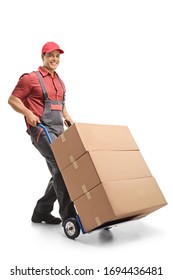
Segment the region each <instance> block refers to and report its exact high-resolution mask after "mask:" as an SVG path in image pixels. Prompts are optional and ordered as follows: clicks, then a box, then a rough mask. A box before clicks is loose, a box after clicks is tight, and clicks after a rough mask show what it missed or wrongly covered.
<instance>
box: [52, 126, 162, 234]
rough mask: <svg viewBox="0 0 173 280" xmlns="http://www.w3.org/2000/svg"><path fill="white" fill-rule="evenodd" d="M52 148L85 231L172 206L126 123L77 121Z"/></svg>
mask: <svg viewBox="0 0 173 280" xmlns="http://www.w3.org/2000/svg"><path fill="white" fill-rule="evenodd" d="M51 148H52V151H53V153H54V156H55V159H56V161H57V164H58V166H59V169H60V171H61V173H62V176H63V178H64V181H65V183H66V186H67V189H68V192H69V194H70V197H71V199H72V200H73V201H74V204H75V207H76V209H77V212H78V214H79V217H80V220H81V223H82V226H83V228H84V231H85V232H89V231H91V230H93V229H95V228H98V227H100V226H102V225H105V224H111V223H112V224H114V223H116V222H121V221H124V220H130V219H134V218H139V217H142V216H145V215H147V214H149V213H151V212H153V211H155V210H157V209H159V208H160V207H162V206H164V205H166V204H167V202H166V200H165V198H164V196H163V194H162V192H161V190H160V188H159V186H158V184H157V182H156V180H155V179H154V177H153V176H152V174H151V172H150V170H149V168H148V167H147V165H146V163H145V160H144V159H143V157H142V155H141V152H140V150H139V148H138V146H137V144H136V142H135V140H134V138H133V136H132V135H131V133H130V131H129V129H128V127H127V126H115V125H100V124H86V123H75V124H73V125H72V126H71V127H70V128H69V129H67V130H66V131H65V132H64V133H63V134H62V135H61V136H59V137H58V138H57V139H56V140H55V141H54V142H53V143H52V144H51Z"/></svg>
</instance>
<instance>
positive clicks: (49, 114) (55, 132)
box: [28, 72, 76, 221]
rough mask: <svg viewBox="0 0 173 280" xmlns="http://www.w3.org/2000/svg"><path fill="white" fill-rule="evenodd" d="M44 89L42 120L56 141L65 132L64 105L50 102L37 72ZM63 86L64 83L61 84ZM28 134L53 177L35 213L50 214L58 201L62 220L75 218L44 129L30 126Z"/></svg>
mask: <svg viewBox="0 0 173 280" xmlns="http://www.w3.org/2000/svg"><path fill="white" fill-rule="evenodd" d="M35 73H36V74H37V77H38V79H39V82H40V85H41V87H42V91H43V96H44V103H45V105H44V111H43V114H42V117H41V119H40V121H41V123H42V124H43V125H44V126H46V128H47V130H48V132H49V134H50V137H51V139H52V141H54V140H55V139H56V138H57V137H58V136H59V135H60V134H61V133H62V132H63V131H64V126H63V118H62V110H63V106H64V103H63V102H60V101H59V100H50V99H49V98H48V95H47V92H46V89H45V86H44V84H43V80H42V78H41V75H40V73H39V72H35ZM61 85H62V83H61ZM28 133H29V134H30V136H31V140H32V143H33V145H34V146H35V147H36V149H38V151H39V152H40V153H41V154H42V156H43V157H44V158H45V159H46V162H47V165H48V168H49V170H50V173H51V175H52V178H51V179H50V181H49V184H48V187H47V189H46V192H45V194H44V196H43V197H42V198H40V199H39V200H38V201H37V204H36V206H35V209H34V211H36V212H38V213H41V214H49V213H50V212H51V211H52V210H53V205H54V202H55V201H56V199H58V202H59V214H60V216H61V218H62V220H63V221H64V220H66V219H67V218H69V217H75V216H76V211H75V208H74V205H73V202H72V201H71V199H70V197H69V194H68V191H67V189H66V186H65V183H64V180H63V178H62V175H61V173H60V171H59V168H58V166H57V163H56V161H55V158H54V155H53V152H52V150H51V147H50V143H49V141H48V138H47V136H46V134H45V132H44V130H43V128H41V127H39V126H37V127H34V126H30V128H29V129H28Z"/></svg>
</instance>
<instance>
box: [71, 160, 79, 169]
mask: <svg viewBox="0 0 173 280" xmlns="http://www.w3.org/2000/svg"><path fill="white" fill-rule="evenodd" d="M72 164H73V167H74V169H78V164H77V162H76V161H73V163H72Z"/></svg>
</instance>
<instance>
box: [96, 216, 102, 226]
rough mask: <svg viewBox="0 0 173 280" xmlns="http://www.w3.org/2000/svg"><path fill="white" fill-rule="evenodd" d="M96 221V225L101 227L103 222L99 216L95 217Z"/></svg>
mask: <svg viewBox="0 0 173 280" xmlns="http://www.w3.org/2000/svg"><path fill="white" fill-rule="evenodd" d="M95 221H96V224H97V225H98V226H100V225H101V222H100V219H99V217H98V216H97V217H95Z"/></svg>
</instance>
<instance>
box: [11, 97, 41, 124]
mask: <svg viewBox="0 0 173 280" xmlns="http://www.w3.org/2000/svg"><path fill="white" fill-rule="evenodd" d="M8 104H9V105H10V106H11V107H12V108H13V109H14V110H15V111H16V112H18V113H20V114H22V115H23V116H25V117H26V120H27V123H29V124H30V125H32V126H37V123H40V119H39V117H37V116H36V115H34V114H33V113H32V112H31V111H30V110H29V109H28V108H26V106H25V105H24V104H23V102H22V101H21V100H20V98H18V97H16V96H14V95H11V96H10V97H9V99H8Z"/></svg>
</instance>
